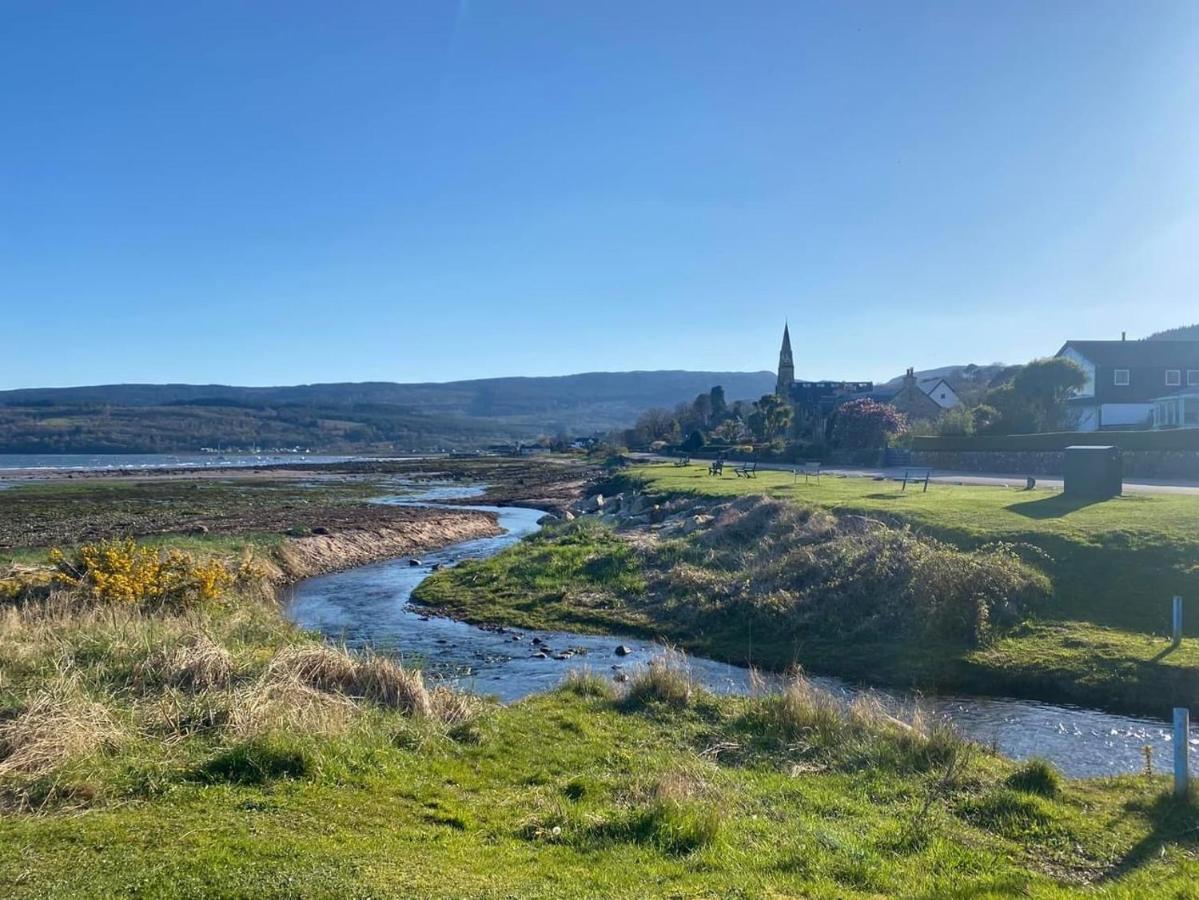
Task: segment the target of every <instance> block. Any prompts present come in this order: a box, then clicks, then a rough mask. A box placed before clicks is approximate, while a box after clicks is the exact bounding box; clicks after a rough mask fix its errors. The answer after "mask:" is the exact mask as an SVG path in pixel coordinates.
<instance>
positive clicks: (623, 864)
mask: <svg viewBox="0 0 1199 900" xmlns="http://www.w3.org/2000/svg"><path fill="white" fill-rule="evenodd" d="M613 540H614V538H613V536H612V535H611V533H610V532H607V531H606V530H605V529H602V528H592V526H590V525H581V526H579V530H578V533H577V535H576V536H575V538H574V543H571V542H570V541H565V542H564V543H565V546H564V549H563V551H562V553H561V555H560V556H556V557H555V558H554V559H552V560H549V561H548V562H549V563H550V564H551V566H552V567H556V568H554V575H553V577H552V578H548V580H546V581H545V582H544V583H543V584H542V587H543V588H545V589H551V588H552V585H553V583H554V582H555V581H566V582H570V583H572V584H574V583H578V584H582V585H585V586H586V587H587V590H588V592H591V593H597V594H598V593H602V592H604V591H607V590H618V591H626V590H628V591H635V590H637V589H638V588H640V587H641V586H642V584H643V580H642V579H643V576H642V574H641V573H640V571H639V570H638V568H637V567H636V566H635V565H634V564H633V561H634V557H632V556H627V555H625V554H624V553H623V552H622V548H623V549H628V548H627V545H626V544H624V543H623V542H621V543H620V544H612V543H611V542H612V541H613ZM529 546H530V548H531V550H532V552H534V553H536V552H539V545H538V544H537V543H536V542H534V543H532V544H530V545H529ZM597 546H598V547H601V548H603V547H606V548H607V550H608V551H610V552H608V553H607V554H606V555H605V554H599V555H597V553H596V552H595V551H596V547H597ZM540 549H542V550H543V549H546V547H545V546H542V547H540ZM519 562H520V560H519V558H517V559H516V560H515V563H519ZM525 562H528V560H525ZM512 564H514V561H513V560H512V559H507V560H506V561H505V562H503V565H512ZM541 572H542V567H541V566H540V565H538V566H530V568H528V569H527V570H526V571H525V572H524V573H523V575H522V577H524V578H526V579H529V578H535V577H536V576H537V574H538V573H541ZM542 577H545V576H542ZM246 590H247V593H246V594H243V595H238V596H230V597H227V598H225V599H224V601H222V602H217V603H211V604H208V605H205V606H201V607H198V608H195V609H190V610H184V611H173V610H168V609H163V608H160V607H154V606H150V607H146V608H143V609H139V608H135V607H131V606H129V605H121V606H119V607H106V606H97V605H95V604H94V603H90V602H87V601H85V600H83V599H82V598H79V597H74V598H72V597H58V598H57V599H55V600H47V601H31V602H29V603H26V604H24V605H22V606H20V607H7V608H3V609H0V895H3V896H5V897H10V896H11V897H26V896H28V897H43V896H54V897H73V896H79V897H84V896H87V897H90V896H116V895H120V896H124V895H144V896H165V895H170V896H231V895H232V896H261V897H284V896H287V897H292V896H433V897H464V896H467V897H474V896H478V897H508V896H521V897H524V896H545V897H549V896H553V897H563V896H567V897H569V896H605V897H608V896H615V897H642V896H730V895H731V896H797V895H798V896H813V897H829V898H833V897H836V898H841V897H857V896H863V897H868V896H878V895H880V894H884V895H885V894H903V895H909V896H938V897H939V896H947V895H958V896H986V895H988V894H990V895H995V896H1009V895H1028V896H1034V897H1057V896H1070V895H1074V894H1078V893H1082V892H1084V888H1085V890H1086V892H1087V893H1090V894H1091V895H1093V896H1103V897H1139V896H1144V895H1145V894H1146V893H1147V892H1150V891H1174V892H1175V893H1178V894H1182V893H1184V892H1185V891H1187V890H1189V889H1190V885H1191V884H1192V883H1193V880H1194V878H1195V877H1197V876H1199V862H1197V861H1196V853H1199V808H1196V807H1195V806H1193V805H1191V804H1189V803H1186V802H1175V801H1172V800H1170V799H1168V798H1167V797H1166V791H1167V789H1168V784H1167V783H1166V781H1165V779H1161V778H1148V777H1123V778H1118V779H1112V780H1105V781H1071V780H1068V779H1064V778H1061V777H1059V776H1057V775H1056V773H1052V772H1049V771H1045V770H1042V769H1039V768H1038V767H1037V766H1036V765H1025V766H1017V765H1015V764H1013V763H1011V762H1009V761H1006V760H1004V759H1002V758H1000V757H997V756H995V755H993V754H991V753H990V752H988V751H986V750H985V749H983V748H979V747H975V746H973V745H970V744H967V743H965V742H964V741H962V740H961V739H960V738H958V737H956V736H955V735H953V734H952V733H951V732H949V731H947V730H945V729H943V728H932V729H931V730H927V731H925V730H920V729H911V728H907V727H904V726H901V725H897V724H895V722H894V721H893V720H891V719H889V718H887V717H886V716H885V715H883V714H881V713H880V712H879V711H877V710H875V709H874V708H873V707H871V706H870V705H869V704H868V703H860V704H858V705H855V707H854V708H853V709H851V710H849V711H846V710H843V709H841V708H840V707H838V706H837V705H836V704H835V703H834V702H833V701H831V700H830V699H829V698H828V697H827V696H825V695H821V694H819V693H818V692H815V691H814V690H813V689H812V688H811V686H810V685H808V684H807V683H806V682H802V681H798V682H793V683H792V684H790V685H789V686H788V688H787V689H786V691H784V692H782V693H777V694H769V695H763V696H756V697H749V698H717V697H715V696H712V695H710V694H707V693H705V692H704V691H702V690H698V689H696V687H695V686H694V684H692V683H691V682H690V680H689V678H688V676H687V673H686V672H685V671H684V670H681V669H678V668H677V667H672V666H670V665H664V666H661V667H658V668H657V669H655V670H651V671H649V672H647V673H645V674H643V675H640V676H637V677H634V678H633V679H632V680H631V682H630V684H629V685H628V686H627V687H626V689H625V690H624V691H623V692H621V691H617V690H616V689H615V688H614V687H613V686H612V685H611V684H608V683H606V682H603V681H601V680H600V679H599V678H598V677H597V676H596V675H595V674H594V673H584V674H580V675H576V676H574V677H572V678H571V679H569V680H568V682H567V683H566V684H565V685H564V686H563V687H562V689H561V690H558V691H555V692H552V693H549V694H544V695H539V696H535V697H532V698H530V699H528V700H526V701H524V702H521V703H519V704H515V705H513V706H511V707H506V708H500V707H496V706H491V705H486V704H483V703H482V702H481V701H477V700H475V701H463V699H462V698H461V697H460V696H454V695H447V694H446V693H445V692H436V691H430V692H428V695H427V697H428V701H429V703H430V704H431V705H430V707H429V708H430V709H431V710H435V711H434V712H430V713H423V712H420V711H419V709H420V708H421V707H420V704H415V703H412V702H410V699H411V697H412V696H413V694H411V693H408V694H405V693H404V691H409V692H411V691H413V690H418V689H417V688H414V687H413V685H412V683H411V682H409V681H406V680H404V679H403V678H401V677H400V673H399V672H398V671H397V670H395V668H394V667H391V666H390V664H389V663H386V662H384V661H380V660H378V659H375V658H371V657H365V658H357V659H354V658H350V657H347V656H346V655H345V654H342V653H338V652H336V651H332V650H319V649H318V648H317V647H316V646H315V645H313V642H312V638H311V636H306V635H303V634H302V633H300V632H299V631H298V630H297V629H295V628H294V627H292V626H291V625H289V624H288V623H287V622H285V621H284V620H283V618H282V617H281V615H280V610H279V607H278V605H277V604H276V603H275V602H274V601H273V599H271V598H269V597H262V596H257V595H255V594H253V593H252V592H250V591H249V588H248V587H247V588H246ZM305 645H307V649H304V647H305ZM183 664H186V665H187V668H186V669H182V668H180V666H181V665H183ZM201 664H202V665H201ZM181 673H186V677H182V675H181ZM408 677H409V678H410V674H409V676H408ZM405 685H407V687H405ZM419 691H423V688H419V690H418V692H419ZM435 695H436V696H435ZM39 698H40V699H39ZM47 698H49V703H47V702H46V701H47ZM406 698H407V699H406ZM434 699H436V703H435V704H434V703H433V701H434ZM39 703H40V705H39ZM463 703H465V705H462V704H463ZM31 736H34V737H39V739H40V740H42V741H44V742H45V744H44V745H43V748H42V750H40V751H39V753H38V754H35V755H34V758H33V760H32V762H35V763H38V764H37V765H36V766H32V765H29V766H26V767H25V768H21V769H12V768H8V769H6V766H7V765H8V764H10V763H11V762H12V760H13V759H14V755H13V750H14V748H15V747H17V746H28V745H27V744H21V743H20V742H22V741H26V740H27V739H28V738H30V737H31ZM26 761H27V762H28V761H29V760H26ZM1087 885H1094V886H1095V887H1094V889H1091V888H1086V886H1087Z"/></svg>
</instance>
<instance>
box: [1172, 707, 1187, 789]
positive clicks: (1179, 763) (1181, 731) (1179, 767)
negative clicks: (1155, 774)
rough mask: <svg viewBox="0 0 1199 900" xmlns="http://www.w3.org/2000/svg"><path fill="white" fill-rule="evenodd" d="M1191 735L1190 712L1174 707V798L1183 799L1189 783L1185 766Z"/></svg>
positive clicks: (1184, 708) (1183, 708)
mask: <svg viewBox="0 0 1199 900" xmlns="http://www.w3.org/2000/svg"><path fill="white" fill-rule="evenodd" d="M1190 735H1191V711H1190V710H1189V709H1187V708H1186V707H1185V706H1176V707H1174V796H1175V797H1185V796H1186V794H1187V790H1188V788H1189V787H1190V783H1191V773H1190V771H1189V768H1188V765H1187V762H1188V761H1187V751H1188V749H1189V747H1188V741H1189V740H1190Z"/></svg>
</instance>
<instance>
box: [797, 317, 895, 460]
mask: <svg viewBox="0 0 1199 900" xmlns="http://www.w3.org/2000/svg"><path fill="white" fill-rule="evenodd" d="M873 390H874V382H872V381H796V380H795V358H794V356H793V354H792V352H791V329H790V326H789V325H787V324H784V325H783V346H782V348H781V349H780V350H779V369H778V380H777V381H776V382H775V388H774V392H775V394H776V395H778V396H779V397H783V398H784V399H786V400H789V401H790V402H791V407H792V409H793V410H794V411H795V431H796V434H798V435H801V436H809V437H814V438H819V437H823V436H825V435H826V433H827V429H828V426H829V423H830V420H831V419H832V415H833V413H834V412H835V411H836V409H837V407H838V406H840V405H841V404H842V403H845V402H846V401H847V400H853V399H855V398H856V397H859V396H866V395H869V394H870V392H871V391H873Z"/></svg>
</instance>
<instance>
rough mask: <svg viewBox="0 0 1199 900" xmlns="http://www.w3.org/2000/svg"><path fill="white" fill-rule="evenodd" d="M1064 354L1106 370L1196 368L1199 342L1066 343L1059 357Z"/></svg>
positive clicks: (1197, 365) (1198, 366)
mask: <svg viewBox="0 0 1199 900" xmlns="http://www.w3.org/2000/svg"><path fill="white" fill-rule="evenodd" d="M1066 350H1074V351H1075V352H1076V353H1078V354H1079V355H1080V356H1084V357H1086V358H1087V359H1088V360H1090V361H1091V362H1093V363H1094V364H1095V365H1097V366H1104V367H1107V368H1121V369H1124V368H1136V367H1160V368H1163V369H1171V368H1173V369H1185V368H1190V369H1197V368H1199V341H1066V343H1065V344H1064V345H1063V346H1062V349H1061V350H1059V351H1058V356H1061V355H1062V354H1063V353H1065V352H1066Z"/></svg>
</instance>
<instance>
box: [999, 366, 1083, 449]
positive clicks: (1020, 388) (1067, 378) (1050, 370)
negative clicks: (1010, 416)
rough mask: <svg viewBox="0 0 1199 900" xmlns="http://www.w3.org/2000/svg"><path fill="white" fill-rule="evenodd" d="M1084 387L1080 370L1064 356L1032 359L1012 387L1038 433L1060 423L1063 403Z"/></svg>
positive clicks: (1064, 411)
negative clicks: (1025, 403)
mask: <svg viewBox="0 0 1199 900" xmlns="http://www.w3.org/2000/svg"><path fill="white" fill-rule="evenodd" d="M1086 383H1087V376H1086V373H1085V372H1084V371H1083V370H1082V367H1081V366H1079V365H1078V363H1076V362H1074V360H1072V359H1066V358H1065V357H1063V356H1052V357H1050V358H1048V359H1034V360H1033V361H1032V362H1030V363H1029V364H1028V365H1027V366H1025V367H1024V368H1023V369H1021V370H1020V371H1019V372H1017V373H1016V377H1015V378H1013V379H1012V386H1013V387H1015V389H1016V393H1017V394H1019V395H1020V396H1021V397H1022V398H1024V400H1025V402H1027V403H1028V404H1029V406H1030V407H1031V409H1032V413H1033V417H1034V418H1035V419H1036V423H1037V429H1038V430H1041V431H1044V430H1047V429H1049V428H1053V427H1056V426H1058V425H1060V424H1061V423H1062V420H1063V419H1064V418H1065V413H1066V401H1067V400H1068V399H1069V398H1070V397H1071V395H1073V394H1074V393H1075V392H1077V391H1078V390H1079V389H1080V388H1081V387H1082V386H1083V385H1084V384H1086Z"/></svg>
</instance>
